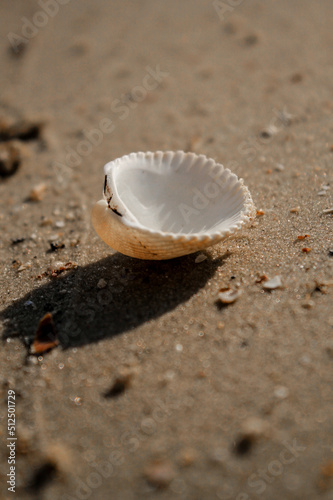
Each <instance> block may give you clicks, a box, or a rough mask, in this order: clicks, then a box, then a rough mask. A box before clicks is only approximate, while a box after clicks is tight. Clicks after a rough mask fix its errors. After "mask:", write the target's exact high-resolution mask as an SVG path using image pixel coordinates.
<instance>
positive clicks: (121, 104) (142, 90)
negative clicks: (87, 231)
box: [53, 64, 169, 179]
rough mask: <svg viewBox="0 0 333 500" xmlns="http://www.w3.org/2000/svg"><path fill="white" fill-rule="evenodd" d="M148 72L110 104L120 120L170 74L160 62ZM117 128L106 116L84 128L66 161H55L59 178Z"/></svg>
mask: <svg viewBox="0 0 333 500" xmlns="http://www.w3.org/2000/svg"><path fill="white" fill-rule="evenodd" d="M145 69H146V74H145V76H144V77H143V79H142V82H141V85H136V86H135V87H133V88H132V89H131V91H130V92H129V93H128V94H123V95H122V96H121V98H120V99H114V100H113V101H112V102H111V105H110V111H111V112H112V113H114V114H115V115H117V117H118V119H119V120H125V119H126V118H127V117H128V116H129V115H130V113H131V110H133V109H135V108H136V107H137V106H138V104H139V103H140V102H142V101H144V99H145V98H146V97H147V95H148V93H149V92H152V91H153V90H155V89H156V88H157V87H158V86H159V85H160V84H161V83H162V81H163V80H164V79H165V78H167V77H168V76H169V73H168V72H167V71H162V70H161V68H160V66H159V64H158V65H157V66H156V67H155V68H152V67H150V66H146V68H145ZM115 129H116V123H115V120H114V119H111V118H108V117H104V118H102V119H101V120H100V121H99V123H98V124H97V126H96V127H94V128H92V129H90V130H84V131H83V135H84V139H82V140H81V141H79V142H78V144H77V145H76V146H75V147H74V148H73V147H71V146H66V147H65V161H64V162H59V161H54V162H53V168H54V169H55V171H56V172H57V174H58V179H61V178H62V177H63V176H64V175H65V176H66V175H68V174H70V172H71V170H74V169H75V168H77V167H78V166H79V165H80V164H81V163H82V159H83V158H85V157H87V156H89V155H90V154H91V153H92V151H93V149H94V148H96V147H98V146H100V145H101V144H102V142H103V140H104V137H105V136H109V135H110V134H111V133H112V132H114V130H115Z"/></svg>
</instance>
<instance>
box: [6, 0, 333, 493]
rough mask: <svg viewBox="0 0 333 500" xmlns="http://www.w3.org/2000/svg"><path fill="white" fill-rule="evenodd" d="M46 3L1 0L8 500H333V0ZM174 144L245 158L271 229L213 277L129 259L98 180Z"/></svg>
mask: <svg viewBox="0 0 333 500" xmlns="http://www.w3.org/2000/svg"><path fill="white" fill-rule="evenodd" d="M44 3H45V4H47V5H48V7H45V9H44V10H43V9H42V7H41V4H43V2H41V3H38V2H36V1H32V0H31V1H27V0H24V1H23V0H21V1H19V0H17V1H16V2H15V5H14V3H13V2H11V1H9V0H6V1H5V0H3V2H2V3H1V16H0V30H1V75H0V118H1V120H0V140H1V147H2V153H1V151H0V153H1V154H2V156H1V155H0V156H1V158H4V156H3V155H4V154H5V153H6V151H7V153H8V147H9V145H10V147H11V148H15V149H14V150H11V153H10V154H11V155H14V156H15V155H16V156H15V158H16V160H15V158H14V157H13V156H12V158H13V160H12V163H11V160H10V156H9V160H8V157H7V160H6V161H7V163H6V165H7V166H6V169H7V170H8V168H9V169H11V168H13V170H14V169H15V168H16V167H17V170H16V171H15V172H13V173H12V175H8V176H7V177H2V178H1V179H0V207H1V208H0V234H1V242H0V262H1V277H0V287H1V335H2V337H3V341H2V344H1V351H0V360H1V361H0V367H1V368H0V370H1V374H0V381H1V395H2V397H1V415H2V416H3V418H2V421H1V422H2V423H1V440H2V445H1V476H2V478H1V490H2V491H1V497H2V498H13V497H14V498H18V499H28V500H29V499H41V500H44V499H45V500H53V499H88V498H91V499H94V500H105V499H108V498H112V499H117V500H118V499H119V500H138V499H143V498H151V499H170V498H181V499H191V500H201V499H202V500H203V499H204V500H210V499H216V498H217V499H222V500H227V499H234V500H236V499H237V500H248V499H251V500H252V499H256V498H262V499H270V500H281V499H311V500H312V499H322V500H328V499H331V498H332V495H333V491H332V488H333V477H332V476H333V461H332V460H333V457H332V451H333V448H332V437H333V431H332V416H333V407H332V406H333V405H332V402H333V397H332V359H333V342H332V332H333V309H332V294H333V286H332V280H333V258H332V255H331V254H332V247H333V239H332V215H331V214H329V213H326V214H325V213H323V211H324V210H327V209H329V208H331V207H332V206H333V199H332V193H333V174H332V164H333V141H332V131H333V129H332V109H333V95H332V84H333V69H332V68H333V65H332V62H333V61H332V58H333V55H332V54H333V52H332V43H333V34H332V14H333V8H332V2H331V1H330V0H322V1H321V2H320V3H319V2H311V1H310V0H294V1H293V2H289V1H287V0H280V1H279V2H278V1H274V0H266V1H263V0H261V1H259V0H253V1H250V0H244V1H231V0H224V1H223V2H222V1H220V2H211V1H199V0H192V1H185V0H183V1H182V2H179V1H175V0H169V1H168V2H163V1H160V0H159V1H156V0H155V1H153V0H141V1H140V2H134V1H120V0H113V1H112V2H110V1H106V0H96V1H95V2H92V1H90V2H89V1H88V0H81V1H78V0H70V1H68V2H67V3H66V2H65V1H62V2H60V0H58V2H55V0H54V1H53V2H49V3H47V2H46V1H45V2H44ZM52 6H53V7H52ZM31 23H32V24H31ZM19 37H21V39H20V38H19ZM19 42H20V43H19ZM18 43H19V45H17V44H18ZM22 120H25V122H23V123H22ZM3 148H5V153H4V152H3V151H4V150H3ZM6 148H7V149H6ZM159 149H160V150H168V149H170V150H177V149H181V150H185V151H194V152H196V153H203V154H205V155H207V156H208V157H212V158H214V159H216V160H218V161H219V162H221V163H223V164H224V165H226V166H229V167H230V168H231V169H232V170H233V171H234V172H235V173H236V174H237V175H238V176H240V177H242V178H243V179H244V181H245V183H246V185H247V186H248V187H249V189H250V191H251V193H252V196H253V199H254V202H255V204H256V207H257V209H258V210H259V211H260V212H259V215H258V217H257V218H256V220H255V222H254V224H253V225H252V226H251V227H249V228H248V229H246V230H244V231H242V232H241V233H240V234H239V237H238V238H236V239H232V240H227V241H225V242H223V243H221V244H218V245H216V246H215V247H213V248H210V249H208V250H207V251H204V252H203V253H204V254H205V255H206V256H207V259H206V260H203V261H202V262H199V263H196V262H195V260H196V258H197V257H198V255H197V254H193V255H190V256H187V257H184V258H179V259H175V260H172V261H163V262H149V261H140V260H134V259H131V258H128V257H125V256H122V255H120V254H117V253H116V252H113V251H112V250H111V249H110V248H108V247H107V246H106V245H105V244H104V243H103V242H102V241H101V240H100V239H99V238H98V236H97V235H96V234H95V232H94V230H93V228H92V226H91V222H90V211H91V208H92V206H93V204H94V203H95V202H96V201H97V200H98V199H99V198H100V197H101V192H102V188H103V165H104V164H105V163H106V162H107V161H110V160H112V159H114V158H117V157H119V156H122V155H124V154H127V153H130V152H132V151H140V150H141V151H147V150H151V151H155V150H159ZM17 155H19V162H18V163H19V165H17ZM2 161H3V162H4V161H5V160H2ZM15 161H16V164H15ZM8 162H9V163H8ZM2 169H3V171H4V169H5V166H4V163H3V166H2ZM305 235H308V236H306V237H305V238H304V239H298V237H299V236H305ZM303 249H309V250H308V251H305V250H303ZM330 249H331V252H330V251H329V250H330ZM199 260H200V259H199ZM69 263H70V264H69ZM66 264H67V268H66ZM275 276H279V277H280V279H281V283H282V287H280V288H276V289H273V290H271V291H269V290H265V289H264V285H265V279H266V278H267V280H269V279H272V278H274V277H275ZM267 280H266V283H267ZM226 287H231V288H232V289H238V288H239V289H241V291H242V294H241V296H240V297H239V298H238V300H237V301H235V302H234V303H233V304H229V305H224V306H221V305H220V304H219V303H218V302H217V295H218V292H219V290H220V289H221V288H226ZM47 313H50V314H51V316H50V317H52V321H53V324H54V330H55V335H56V338H57V339H58V342H59V345H58V346H55V347H54V348H53V349H52V350H50V351H49V352H47V353H44V354H42V355H41V356H39V357H38V356H36V355H32V354H31V349H32V347H31V344H32V341H33V339H34V337H35V334H36V331H37V327H38V324H39V322H40V320H41V319H42V318H43V316H44V315H45V314H47ZM48 328H49V329H50V330H52V324H51V323H50V322H49V326H48ZM8 390H13V391H15V395H16V400H15V403H16V407H15V410H16V422H15V424H16V430H15V433H16V434H15V436H16V437H17V441H16V450H15V453H16V464H15V466H16V470H15V472H16V475H15V481H16V486H15V488H16V489H15V491H16V493H15V495H13V493H11V492H10V491H8V490H7V487H8V485H6V480H7V476H6V474H8V473H9V464H8V461H7V459H8V453H9V452H8V450H9V448H7V447H6V443H7V442H8V441H7V437H8V431H7V417H6V412H7V394H8Z"/></svg>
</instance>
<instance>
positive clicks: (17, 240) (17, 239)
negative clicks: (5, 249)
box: [12, 238, 25, 246]
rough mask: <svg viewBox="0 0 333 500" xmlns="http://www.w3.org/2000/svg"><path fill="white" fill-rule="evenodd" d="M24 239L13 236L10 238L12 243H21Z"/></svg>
mask: <svg viewBox="0 0 333 500" xmlns="http://www.w3.org/2000/svg"><path fill="white" fill-rule="evenodd" d="M23 241H25V238H15V239H13V240H12V245H13V246H14V245H18V244H19V243H23Z"/></svg>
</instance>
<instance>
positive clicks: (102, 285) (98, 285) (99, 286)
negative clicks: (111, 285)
mask: <svg viewBox="0 0 333 500" xmlns="http://www.w3.org/2000/svg"><path fill="white" fill-rule="evenodd" d="M107 284H108V282H107V281H105V280H104V279H103V278H101V279H100V280H99V282H98V283H97V288H99V289H102V288H105V287H106V286H107Z"/></svg>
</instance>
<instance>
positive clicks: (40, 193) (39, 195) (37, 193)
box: [28, 183, 47, 201]
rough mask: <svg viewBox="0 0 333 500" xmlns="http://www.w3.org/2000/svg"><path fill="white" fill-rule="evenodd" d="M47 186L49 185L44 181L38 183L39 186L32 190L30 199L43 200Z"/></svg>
mask: <svg viewBox="0 0 333 500" xmlns="http://www.w3.org/2000/svg"><path fill="white" fill-rule="evenodd" d="M46 188H47V186H46V184H44V183H40V184H37V186H35V187H34V188H32V190H31V191H30V194H29V196H28V199H29V201H42V199H43V198H44V196H45V194H46Z"/></svg>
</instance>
